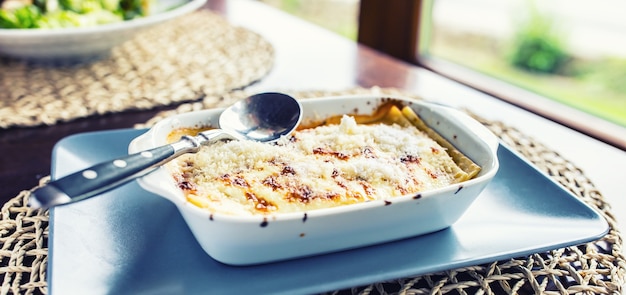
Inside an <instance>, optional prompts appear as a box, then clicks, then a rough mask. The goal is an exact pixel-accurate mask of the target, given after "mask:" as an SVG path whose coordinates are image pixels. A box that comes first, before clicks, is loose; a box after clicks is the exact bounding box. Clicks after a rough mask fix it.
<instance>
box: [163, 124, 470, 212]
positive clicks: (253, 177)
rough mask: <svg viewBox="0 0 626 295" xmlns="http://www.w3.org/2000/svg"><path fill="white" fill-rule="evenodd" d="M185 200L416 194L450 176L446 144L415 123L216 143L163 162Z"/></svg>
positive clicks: (226, 202)
mask: <svg viewBox="0 0 626 295" xmlns="http://www.w3.org/2000/svg"><path fill="white" fill-rule="evenodd" d="M168 167H169V168H170V169H171V171H172V175H173V176H174V178H175V179H176V181H177V182H178V185H179V187H180V188H181V189H182V190H183V191H184V193H185V195H186V197H187V200H188V201H189V202H191V203H193V204H195V205H196V206H198V207H201V208H206V209H207V210H209V211H210V212H213V213H215V212H219V213H224V214H231V215H240V216H241V215H259V214H261V215H267V214H274V213H287V212H306V211H310V210H314V209H320V208H328V207H335V206H340V205H345V204H353V203H358V202H366V201H371V200H382V199H388V198H392V197H396V196H402V195H407V194H416V193H419V192H421V191H424V190H431V189H436V188H441V187H445V186H448V185H450V184H452V183H455V182H457V181H458V180H457V179H455V171H457V170H458V166H456V164H455V162H454V161H453V159H452V158H451V157H450V156H449V155H448V153H446V150H445V149H444V148H443V147H442V146H440V145H439V144H438V143H437V142H435V141H434V140H433V139H431V138H430V137H429V136H428V135H426V134H425V133H423V132H422V131H420V130H418V129H417V128H415V126H405V127H402V126H400V125H397V124H392V125H389V124H384V123H378V124H371V125H365V124H357V123H356V121H355V120H354V118H353V117H350V116H343V117H342V118H341V122H340V124H336V125H322V126H319V127H315V128H309V129H302V130H299V131H296V132H294V133H292V134H291V135H290V136H287V137H283V138H281V139H280V140H279V141H278V142H276V143H275V144H264V143H258V142H252V141H229V142H221V143H217V144H214V145H211V146H209V147H203V148H202V149H201V150H200V151H199V152H198V153H196V154H191V155H185V156H181V157H179V158H178V159H176V160H175V161H173V162H170V163H169V164H168Z"/></svg>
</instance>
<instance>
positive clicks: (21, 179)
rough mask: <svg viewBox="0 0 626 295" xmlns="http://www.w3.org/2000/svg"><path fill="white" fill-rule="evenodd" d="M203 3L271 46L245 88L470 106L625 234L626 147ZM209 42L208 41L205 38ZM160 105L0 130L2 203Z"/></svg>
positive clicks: (260, 17)
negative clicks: (582, 184) (575, 185)
mask: <svg viewBox="0 0 626 295" xmlns="http://www.w3.org/2000/svg"><path fill="white" fill-rule="evenodd" d="M207 7H208V8H210V9H213V10H215V11H218V12H220V13H221V14H223V15H224V16H225V17H226V18H227V19H228V20H229V21H230V22H232V23H233V24H235V25H240V26H243V27H246V28H248V29H250V30H252V31H255V32H258V33H259V34H261V35H262V36H263V37H264V38H266V39H267V40H268V41H269V42H271V43H272V44H273V45H274V46H275V50H276V61H275V66H274V68H273V69H272V71H271V72H270V73H269V75H268V76H267V77H266V78H264V79H263V80H262V81H260V82H259V83H256V84H254V85H252V86H250V87H249V88H248V90H250V91H266V90H344V89H349V88H353V87H357V86H362V87H372V86H381V87H395V88H399V89H402V90H405V91H407V92H410V93H415V94H418V95H420V96H422V97H424V98H426V99H428V100H433V101H438V102H442V103H445V104H448V105H454V106H458V107H462V108H466V109H469V110H470V111H471V112H473V113H476V114H478V115H479V116H481V117H483V118H485V119H489V120H496V121H501V122H504V123H505V124H507V125H510V126H512V127H515V128H517V129H519V130H520V131H522V132H524V133H526V134H529V135H531V136H532V137H533V138H535V139H536V140H538V141H539V142H542V143H543V144H545V145H547V146H548V147H549V148H551V149H553V150H555V151H557V152H558V153H559V154H560V155H561V156H562V157H563V158H565V159H568V160H569V161H571V162H572V163H573V164H574V165H576V166H577V167H579V168H581V169H582V170H583V171H584V173H585V175H586V176H588V178H589V179H590V180H591V181H592V182H593V183H594V184H595V185H596V187H597V188H598V189H599V191H600V192H601V193H602V194H603V195H604V196H605V198H606V199H607V201H608V202H609V203H610V204H611V205H612V206H613V212H614V213H615V215H617V219H618V221H619V226H620V229H621V231H622V232H626V226H625V225H626V200H625V199H624V198H623V197H624V189H623V185H624V180H625V179H624V173H623V172H622V173H620V172H619V171H621V170H623V169H624V167H626V152H624V151H623V150H619V149H616V148H613V147H611V146H609V145H606V144H604V143H602V142H599V141H597V140H595V139H592V138H590V137H588V136H585V135H582V134H580V133H578V132H575V131H572V130H571V129H568V128H566V127H564V126H561V125H558V124H556V123H553V122H551V121H549V120H546V119H544V118H541V117H539V116H536V115H534V114H532V113H528V112H526V111H524V110H521V109H519V108H516V107H514V106H511V105H509V104H507V103H504V102H502V101H500V100H498V99H495V98H493V97H490V96H488V95H485V94H483V93H481V92H478V91H475V90H473V89H471V88H469V87H466V86H463V85H461V84H459V83H456V82H454V81H451V80H449V79H446V78H444V77H442V76H440V75H437V74H435V73H433V72H430V71H428V70H425V69H423V68H419V67H416V66H413V65H410V64H407V63H404V62H400V61H397V60H394V59H392V58H390V57H388V56H386V55H383V54H380V53H378V52H375V51H373V50H371V49H369V48H366V47H364V46H360V45H358V44H356V43H355V42H353V41H350V40H347V39H344V38H342V37H340V36H338V35H335V34H334V33H332V32H329V31H326V30H324V29H322V28H319V27H317V26H315V25H313V24H310V23H307V22H304V21H302V20H300V19H297V18H295V17H293V16H290V15H287V14H285V13H283V12H280V11H278V10H275V9H273V8H270V7H268V6H265V5H263V4H260V3H258V2H254V1H244V0H231V1H209V3H208V4H207ZM207 42H210V40H207ZM157 111H158V110H153V111H145V112H127V113H121V114H114V115H106V116H99V117H92V118H88V119H81V120H77V121H74V122H71V123H64V124H58V125H55V126H51V127H37V128H25V129H19V128H16V129H10V130H2V131H0V155H1V159H2V160H1V161H0V187H2V190H0V200H1V201H2V202H3V203H4V202H5V201H7V200H8V199H10V198H12V197H14V196H15V195H17V194H18V192H19V191H20V190H23V189H29V188H31V187H33V186H35V185H36V184H37V183H38V179H39V178H41V177H43V176H45V175H48V174H49V173H50V169H49V167H50V157H51V150H52V147H53V145H54V144H55V143H56V142H57V141H58V140H59V139H61V138H63V137H65V136H68V135H71V134H75V133H80V132H86V131H93V130H104V129H114V128H130V127H132V126H133V125H134V124H135V123H140V122H144V121H146V120H147V119H149V118H151V117H152V116H153V115H154V114H155V113H156V112H157Z"/></svg>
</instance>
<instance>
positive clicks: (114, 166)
mask: <svg viewBox="0 0 626 295" xmlns="http://www.w3.org/2000/svg"><path fill="white" fill-rule="evenodd" d="M301 118H302V108H301V106H300V103H299V102H298V101H297V100H295V99H294V98H293V97H291V96H289V95H286V94H282V93H275V92H268V93H260V94H256V95H253V96H250V97H248V98H246V99H243V100H241V101H238V102H236V103H235V104H233V105H231V106H230V107H228V108H226V109H225V110H224V111H223V112H222V114H221V115H220V117H219V127H220V129H212V130H208V131H204V132H200V133H199V134H198V135H197V136H183V137H182V138H181V140H180V141H178V142H175V143H172V144H169V145H164V146H161V147H157V148H153V149H150V150H146V151H143V152H139V153H136V154H132V155H128V156H126V157H122V158H119V159H114V160H111V161H107V162H103V163H100V164H96V165H94V166H92V167H89V168H87V169H85V170H82V171H78V172H75V173H73V174H70V175H68V176H65V177H63V178H61V179H58V180H55V181H52V182H50V183H48V184H47V185H45V186H42V187H41V188H38V189H36V190H35V191H34V192H33V193H32V194H31V196H30V200H29V202H28V204H29V206H30V207H31V208H50V207H53V206H58V205H63V204H68V203H74V202H78V201H81V200H84V199H87V198H90V197H93V196H96V195H98V194H100V193H103V192H105V191H108V190H110V189H113V188H115V187H117V186H120V185H121V184H123V183H126V182H128V181H130V180H133V179H135V178H138V177H141V176H143V175H146V174H148V173H150V172H152V171H154V170H155V169H156V168H158V167H159V166H161V165H163V164H164V163H166V162H168V161H170V160H172V159H174V158H176V157H178V156H180V155H182V154H186V153H195V152H197V151H198V150H199V149H200V147H201V146H203V145H209V144H212V143H215V142H217V141H221V140H233V139H237V140H255V141H260V142H272V141H275V140H278V139H279V138H280V137H281V136H283V135H288V134H289V133H291V132H292V131H293V130H294V129H295V128H296V126H297V125H298V123H299V122H300V119H301Z"/></svg>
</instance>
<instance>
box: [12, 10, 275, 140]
mask: <svg viewBox="0 0 626 295" xmlns="http://www.w3.org/2000/svg"><path fill="white" fill-rule="evenodd" d="M273 62H274V50H273V47H272V45H271V44H270V43H268V42H267V41H266V40H265V39H263V38H262V37H261V36H259V35H258V34H256V33H253V32H251V31H249V30H246V29H243V28H240V27H235V26H233V25H231V24H230V23H228V22H227V21H226V20H225V19H223V18H222V17H221V16H219V15H217V14H214V13H212V12H210V11H204V10H202V11H197V12H195V13H192V14H190V15H187V16H184V17H180V18H178V19H176V20H173V21H171V22H168V23H165V24H162V25H159V26H157V27H154V28H152V29H149V30H147V31H143V32H141V33H139V34H138V35H137V36H136V37H135V38H134V39H133V40H131V41H128V42H126V43H124V44H122V45H120V46H118V47H116V48H114V49H113V51H112V53H111V55H110V56H109V57H107V58H104V59H101V60H97V61H93V62H90V63H83V64H74V65H70V64H67V65H54V66H53V65H44V64H36V63H32V62H26V61H20V60H14V59H7V58H0V89H2V91H0V129H4V128H11V127H24V126H37V125H43V124H47V125H52V124H56V123H58V122H62V121H69V120H73V119H76V118H81V117H87V116H91V115H96V114H105V113H113V112H121V111H126V110H132V109H150V108H154V107H159V106H166V105H171V104H175V103H179V102H183V101H192V100H197V99H201V98H203V97H204V96H207V95H219V94H223V93H227V92H229V91H232V90H234V89H240V88H243V87H245V86H247V85H249V84H251V83H253V82H254V81H257V80H259V79H261V78H262V77H263V76H265V75H266V74H267V73H268V72H269V70H270V69H271V67H272V65H273Z"/></svg>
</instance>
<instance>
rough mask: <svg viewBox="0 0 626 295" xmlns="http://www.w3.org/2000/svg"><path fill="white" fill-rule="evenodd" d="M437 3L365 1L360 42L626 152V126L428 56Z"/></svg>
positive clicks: (361, 14) (400, 0) (361, 13)
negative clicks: (432, 13)
mask: <svg viewBox="0 0 626 295" xmlns="http://www.w3.org/2000/svg"><path fill="white" fill-rule="evenodd" d="M433 1H434V0H394V1H388V0H361V2H360V7H359V9H360V12H359V20H358V24H359V27H358V36H357V41H358V42H359V43H361V44H364V45H366V46H369V47H372V48H374V49H376V50H378V51H381V52H384V53H386V54H388V55H391V56H393V57H396V58H398V59H401V60H403V61H406V62H409V63H411V64H414V65H417V66H420V67H423V68H426V69H428V70H430V71H433V72H435V73H438V74H440V75H442V76H445V77H447V78H450V79H452V80H455V81H458V82H460V83H462V84H465V85H467V86H469V87H472V88H474V89H477V90H478V91H481V92H483V93H486V94H488V95H491V96H493V97H495V98H498V99H500V100H503V101H505V102H508V103H510V104H513V105H515V106H517V107H520V108H522V109H525V110H528V111H530V112H533V113H535V114H537V115H539V116H542V117H544V118H547V119H549V120H552V121H554V122H557V123H559V124H561V125H564V126H567V127H569V128H571V129H574V130H577V131H579V132H581V133H584V134H586V135H588V136H591V137H593V138H596V139H598V140H600V141H603V142H605V143H607V144H610V145H613V146H615V147H617V148H620V149H622V150H626V127H623V126H620V125H617V124H615V123H612V122H609V121H607V120H604V119H602V118H598V117H596V116H594V115H591V114H589V113H586V112H583V111H581V110H578V109H575V108H573V107H570V106H567V105H564V104H562V103H559V102H557V101H555V100H552V99H550V98H547V97H544V96H541V95H539V94H536V93H533V92H531V91H528V90H525V89H522V88H520V87H517V86H515V85H513V84H510V83H507V82H504V81H502V80H499V79H497V78H494V77H490V76H487V75H485V74H481V73H479V72H477V71H473V70H471V69H469V68H466V67H463V66H460V65H457V64H454V63H452V62H447V61H445V60H443V59H439V58H436V57H432V56H429V55H427V54H426V49H427V48H428V42H429V39H430V36H429V33H430V27H431V11H432V7H433Z"/></svg>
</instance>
